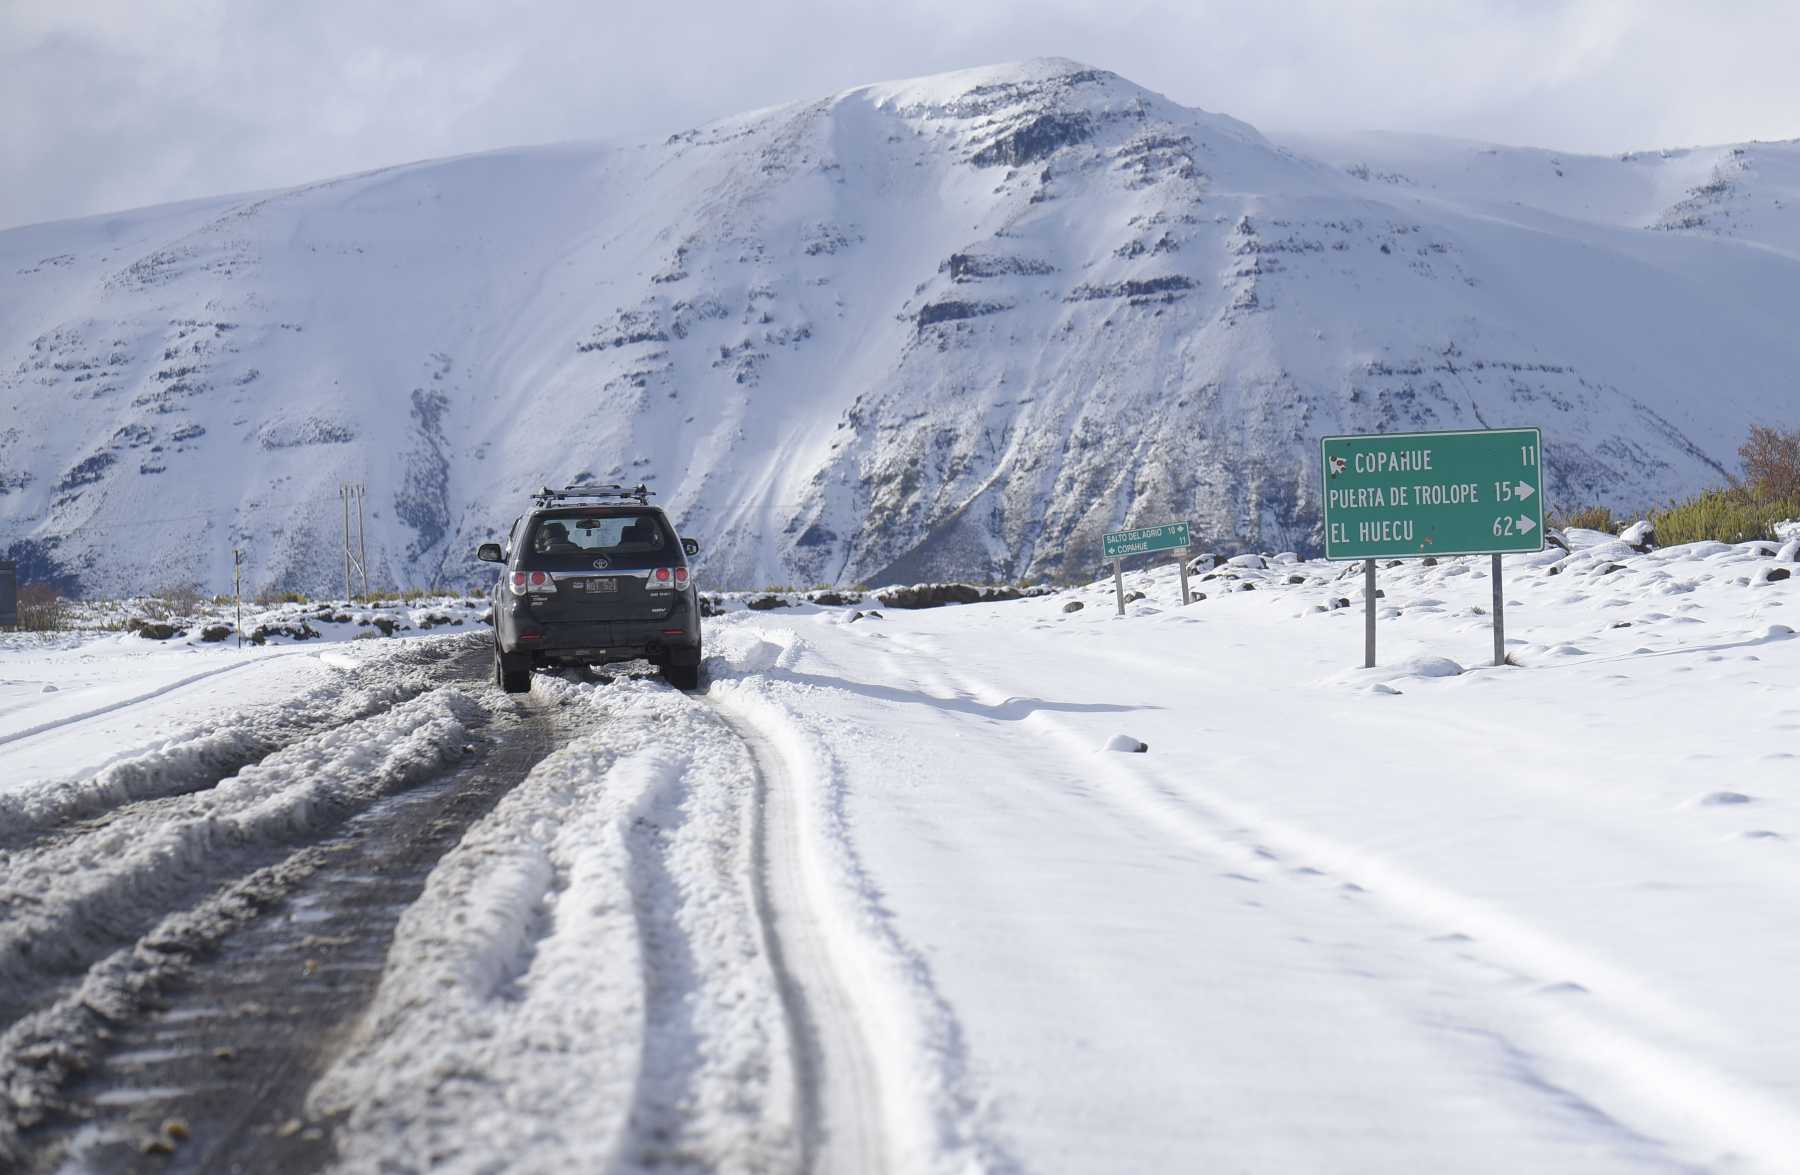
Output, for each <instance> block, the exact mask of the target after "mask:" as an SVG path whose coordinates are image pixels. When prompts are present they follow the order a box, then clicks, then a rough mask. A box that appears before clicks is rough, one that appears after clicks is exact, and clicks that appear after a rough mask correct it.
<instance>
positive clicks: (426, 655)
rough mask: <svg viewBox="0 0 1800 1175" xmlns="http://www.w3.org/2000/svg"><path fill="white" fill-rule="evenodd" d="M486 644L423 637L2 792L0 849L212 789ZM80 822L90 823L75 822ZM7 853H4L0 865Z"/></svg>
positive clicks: (427, 681)
mask: <svg viewBox="0 0 1800 1175" xmlns="http://www.w3.org/2000/svg"><path fill="white" fill-rule="evenodd" d="M486 646H487V642H486V641H485V640H480V639H476V640H471V639H470V638H468V637H458V638H454V639H449V640H424V641H420V642H418V644H417V645H413V646H410V647H403V648H401V649H398V650H395V651H394V652H393V653H392V654H391V655H389V656H385V657H378V658H373V659H371V660H370V661H369V662H367V663H365V664H364V665H363V666H362V667H360V668H359V670H358V671H356V676H355V677H354V678H352V679H351V680H350V681H349V682H348V688H346V683H344V682H333V683H330V684H328V685H324V686H320V687H318V688H316V689H313V690H309V691H307V692H306V693H304V694H302V695H300V696H299V697H297V698H293V699H290V700H288V701H286V702H280V703H275V704H271V705H266V706H258V707H255V708H252V709H249V710H244V711H239V712H236V713H229V714H224V715H221V716H220V717H218V718H216V719H214V720H211V721H209V722H208V723H207V724H206V725H205V726H201V727H195V728H192V729H189V730H186V731H183V732H181V733H179V734H175V735H172V736H170V737H168V738H164V739H160V740H158V741H157V742H156V743H155V744H153V745H151V746H149V747H147V748H143V749H139V750H137V751H135V752H129V753H127V754H125V755H123V756H121V757H119V758H117V759H114V760H113V761H112V762H111V763H109V764H107V765H106V766H104V767H102V768H100V769H99V770H98V771H95V772H93V773H92V774H87V775H83V776H78V777H73V778H68V779H61V780H56V779H51V780H44V781H41V782H39V783H35V784H31V785H28V786H26V787H24V788H21V789H19V790H16V791H9V792H6V793H4V794H0V854H4V853H5V852H6V850H16V849H20V848H24V847H27V846H29V847H31V848H32V849H34V850H36V849H41V848H42V847H43V846H42V845H41V844H37V843H34V842H35V841H37V840H38V839H39V838H42V837H44V836H46V835H50V834H55V833H57V832H59V831H65V830H67V831H71V832H72V833H73V834H74V835H81V834H84V833H86V832H91V831H93V828H94V827H96V826H97V823H96V822H104V821H107V820H110V819H114V818H117V817H118V816H120V815H123V814H124V812H125V811H126V810H127V809H128V808H129V807H130V806H131V805H132V804H134V803H138V802H142V801H155V800H159V799H163V798H166V797H169V796H180V795H188V794H192V793H194V792H197V791H202V790H205V789H206V788H209V787H212V786H214V785H216V784H217V783H219V781H221V780H223V779H226V778H228V777H229V776H231V775H233V774H235V773H236V772H238V771H240V770H242V769H244V768H245V767H249V766H252V765H254V764H256V763H258V762H260V761H262V760H263V759H266V758H267V757H268V756H270V755H272V754H274V753H275V752H277V751H279V750H281V749H283V748H284V747H287V746H290V745H292V744H293V743H295V742H298V741H299V740H301V739H302V738H306V737H308V736H310V735H313V734H317V733H319V732H320V731H323V730H327V729H330V728H332V727H335V726H341V725H343V724H345V723H348V722H355V721H359V720H362V719H365V718H369V717H373V716H374V715H377V714H380V713H382V712H383V711H386V710H390V709H392V708H393V707H394V706H396V705H399V704H400V703H402V702H405V701H408V700H410V699H412V698H415V697H417V696H418V695H419V694H422V693H424V692H425V691H426V690H428V689H431V688H432V687H434V686H437V685H442V684H444V683H445V682H447V681H449V680H453V679H455V678H456V677H457V676H458V674H459V672H461V671H462V670H463V669H464V668H466V667H465V665H464V663H465V662H466V661H468V660H469V659H470V657H471V656H472V655H473V652H474V650H476V649H477V648H478V647H479V648H481V649H485V648H486ZM260 663H262V662H254V663H252V664H260ZM463 675H464V676H466V673H465V674H463ZM146 696H147V697H149V696H160V695H146ZM138 700H139V701H142V700H144V699H138ZM81 822H87V823H86V826H84V827H76V828H73V829H72V830H71V829H69V828H68V826H70V825H76V824H78V823H81ZM15 859H16V858H15ZM6 861H7V858H6V857H5V856H4V855H0V867H4V866H5V864H6Z"/></svg>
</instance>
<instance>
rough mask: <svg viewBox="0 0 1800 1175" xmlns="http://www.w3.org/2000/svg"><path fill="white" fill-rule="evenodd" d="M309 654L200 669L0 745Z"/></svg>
mask: <svg viewBox="0 0 1800 1175" xmlns="http://www.w3.org/2000/svg"><path fill="white" fill-rule="evenodd" d="M312 651H313V650H311V649H293V650H290V651H283V652H279V653H269V654H267V655H265V656H262V657H258V658H256V659H255V660H253V661H237V662H234V663H232V664H230V665H220V666H217V667H215V668H212V669H206V670H202V671H201V672H199V673H192V674H189V675H188V676H186V677H183V678H181V679H180V680H178V681H171V682H168V683H166V684H164V685H159V686H157V687H156V688H155V689H153V690H150V691H148V692H146V693H141V694H137V695H135V696H133V697H129V698H121V699H120V700H118V701H116V702H108V703H107V704H106V705H104V706H97V707H95V708H94V709H92V710H88V711H86V712H84V713H81V714H69V715H65V716H64V717H62V718H53V719H51V720H50V721H48V722H40V723H38V724H37V725H36V726H28V727H26V728H25V729H24V730H15V731H13V732H12V733H10V734H3V735H0V746H5V745H6V744H7V743H16V742H22V741H24V740H25V739H28V738H36V737H37V736H38V735H40V734H49V733H50V732H51V731H53V730H67V729H68V728H69V727H71V726H76V725H78V724H80V723H83V722H88V721H91V720H92V719H95V718H103V717H105V716H106V715H108V714H117V713H118V712H119V711H120V710H125V709H129V708H130V707H132V706H136V705H139V704H141V703H144V702H148V701H151V700H153V699H155V698H160V697H163V696H164V695H167V694H172V693H174V692H175V691H176V690H179V689H186V688H187V687H188V686H190V685H198V684H199V683H200V682H203V681H209V680H211V679H212V678H215V677H220V676H222V675H224V674H227V673H235V672H237V671H238V670H240V669H249V668H252V667H253V666H257V665H267V664H268V663H269V662H271V661H277V660H280V659H281V658H283V657H297V656H300V655H301V654H302V653H311V652H312Z"/></svg>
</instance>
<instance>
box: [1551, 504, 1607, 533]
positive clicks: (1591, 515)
mask: <svg viewBox="0 0 1800 1175" xmlns="http://www.w3.org/2000/svg"><path fill="white" fill-rule="evenodd" d="M1550 525H1551V526H1554V527H1555V528H1556V529H1558V530H1568V529H1569V528H1570V527H1575V528H1576V529H1579V530H1603V531H1605V532H1606V533H1607V534H1618V533H1619V521H1618V519H1616V518H1614V517H1613V512H1612V508H1611V507H1610V506H1583V507H1581V509H1579V510H1572V511H1569V512H1568V513H1566V514H1565V513H1564V512H1562V511H1560V510H1558V511H1557V512H1555V513H1554V514H1552V515H1551V516H1550Z"/></svg>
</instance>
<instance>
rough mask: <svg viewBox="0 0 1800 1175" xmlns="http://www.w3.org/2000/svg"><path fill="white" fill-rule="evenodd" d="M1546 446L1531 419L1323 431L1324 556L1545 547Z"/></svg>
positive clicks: (1399, 556) (1374, 556)
mask: <svg viewBox="0 0 1800 1175" xmlns="http://www.w3.org/2000/svg"><path fill="white" fill-rule="evenodd" d="M1542 450H1543V444H1542V438H1541V434H1540V433H1539V432H1538V430H1537V429H1535V428H1510V429H1487V430H1483V431H1480V432H1421V433H1384V434H1378V435H1375V436H1361V437H1326V438H1324V439H1323V440H1322V441H1320V442H1319V452H1320V466H1321V467H1322V473H1323V477H1324V483H1325V557H1326V558H1327V559H1406V558H1418V557H1420V556H1423V555H1493V554H1510V553H1513V552H1517V551H1541V550H1543V549H1544V472H1543V465H1542V464H1541V462H1540V460H1539V458H1540V455H1541V453H1542ZM1108 537H1109V538H1110V537H1111V536H1108Z"/></svg>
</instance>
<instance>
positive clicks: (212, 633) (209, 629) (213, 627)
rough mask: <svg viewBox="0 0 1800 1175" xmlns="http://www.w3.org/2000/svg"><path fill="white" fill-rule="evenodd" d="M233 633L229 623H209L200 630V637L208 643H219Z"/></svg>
mask: <svg viewBox="0 0 1800 1175" xmlns="http://www.w3.org/2000/svg"><path fill="white" fill-rule="evenodd" d="M230 635H231V625H229V624H209V625H207V626H206V627H205V628H203V629H201V630H200V639H201V640H203V641H205V642H207V643H208V644H217V643H219V642H220V641H222V640H224V639H225V638H226V637H228V636H230Z"/></svg>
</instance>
